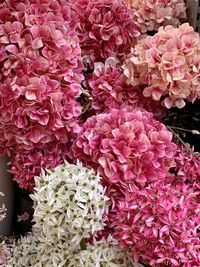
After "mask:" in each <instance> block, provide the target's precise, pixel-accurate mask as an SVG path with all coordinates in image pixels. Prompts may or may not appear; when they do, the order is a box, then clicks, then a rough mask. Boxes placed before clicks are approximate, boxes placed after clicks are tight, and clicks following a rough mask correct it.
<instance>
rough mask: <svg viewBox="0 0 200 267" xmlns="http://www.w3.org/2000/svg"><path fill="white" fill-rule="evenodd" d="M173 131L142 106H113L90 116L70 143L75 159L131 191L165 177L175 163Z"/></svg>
mask: <svg viewBox="0 0 200 267" xmlns="http://www.w3.org/2000/svg"><path fill="white" fill-rule="evenodd" d="M175 149H176V145H175V144H174V143H173V142H172V134H171V132H169V131H168V130H167V129H166V127H165V126H164V125H163V124H161V123H160V122H158V121H156V120H155V119H154V118H153V115H152V113H149V112H147V111H145V110H143V109H133V108H123V109H119V110H117V109H112V110H110V112H109V113H106V114H99V115H96V116H93V117H91V118H89V119H88V120H87V121H86V123H85V124H84V125H83V127H82V129H81V131H80V132H79V134H78V137H77V139H76V141H75V142H74V144H73V145H72V151H73V157H74V160H76V159H79V160H80V161H82V162H83V163H84V164H85V165H86V166H88V167H92V168H94V169H95V170H98V171H99V173H100V174H101V175H102V176H103V177H104V178H105V179H106V180H108V181H109V182H110V183H114V184H119V185H120V186H122V187H125V188H127V189H130V190H131V186H132V185H133V186H134V184H135V183H137V184H138V185H140V186H144V185H146V184H148V183H149V182H152V181H155V180H158V179H159V180H165V178H166V172H167V171H168V170H169V169H170V168H171V167H173V166H174V160H173V156H174V153H175Z"/></svg>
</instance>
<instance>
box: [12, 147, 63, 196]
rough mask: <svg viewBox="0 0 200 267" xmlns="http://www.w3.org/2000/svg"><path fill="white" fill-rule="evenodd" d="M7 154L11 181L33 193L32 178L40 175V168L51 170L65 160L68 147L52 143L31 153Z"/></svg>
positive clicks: (20, 151)
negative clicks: (9, 159) (11, 175)
mask: <svg viewBox="0 0 200 267" xmlns="http://www.w3.org/2000/svg"><path fill="white" fill-rule="evenodd" d="M8 154H9V155H10V156H11V161H10V166H11V167H10V170H9V172H10V173H12V174H13V180H14V181H16V182H17V183H18V184H19V186H20V187H21V188H24V189H26V190H29V191H33V189H34V186H35V183H34V176H38V175H40V173H41V169H42V168H43V169H51V168H54V167H56V166H58V165H60V164H62V163H63V162H64V160H65V159H67V155H68V147H67V145H63V144H58V143H57V142H52V143H50V144H46V145H43V147H42V148H35V149H34V150H32V151H24V150H17V152H15V151H13V150H11V151H9V152H8Z"/></svg>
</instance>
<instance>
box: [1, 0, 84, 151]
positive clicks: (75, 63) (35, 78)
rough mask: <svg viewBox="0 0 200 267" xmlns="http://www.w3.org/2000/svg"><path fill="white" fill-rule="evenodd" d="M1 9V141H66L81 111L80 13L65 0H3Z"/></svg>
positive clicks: (22, 144)
mask: <svg viewBox="0 0 200 267" xmlns="http://www.w3.org/2000/svg"><path fill="white" fill-rule="evenodd" d="M0 10H1V13H0V15H1V16H0V66H1V73H0V112H1V118H0V141H1V145H0V147H1V148H3V149H6V148H9V147H11V146H13V145H19V148H20V149H21V148H24V149H33V147H35V146H36V145H37V146H40V145H41V144H44V143H48V142H51V141H54V140H59V142H66V141H67V139H68V137H69V133H70V132H74V130H75V128H77V126H76V119H77V117H78V116H79V115H80V113H81V108H80V105H79V104H78V103H77V101H76V99H77V97H79V96H80V94H81V91H82V90H81V86H80V82H81V80H82V78H83V77H82V74H81V71H82V62H81V50H80V47H79V40H78V36H77V34H76V26H77V22H76V17H75V13H74V12H73V11H72V10H71V8H70V5H69V3H67V1H64V0H61V1H49V0H45V1H43V0H38V1H28V0H24V1H15V0H9V1H3V2H2V1H1V3H0ZM75 131H76V130H75Z"/></svg>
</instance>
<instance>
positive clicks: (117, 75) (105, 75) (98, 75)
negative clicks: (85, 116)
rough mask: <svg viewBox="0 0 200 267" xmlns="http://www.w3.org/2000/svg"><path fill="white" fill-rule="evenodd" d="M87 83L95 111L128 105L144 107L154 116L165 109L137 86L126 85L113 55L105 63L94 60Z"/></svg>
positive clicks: (161, 115) (160, 114) (162, 112)
mask: <svg viewBox="0 0 200 267" xmlns="http://www.w3.org/2000/svg"><path fill="white" fill-rule="evenodd" d="M87 83H88V84H89V88H88V89H89V91H90V93H91V96H92V107H93V109H94V110H95V111H96V113H102V112H105V111H106V110H109V109H112V108H120V107H123V106H126V105H129V106H131V107H132V108H134V107H141V108H145V109H146V110H147V111H150V112H152V113H153V114H154V116H155V117H156V118H162V117H163V116H164V115H165V110H166V109H165V108H164V107H163V106H161V104H160V102H157V101H154V100H153V99H149V98H146V97H144V96H143V94H142V93H141V89H140V88H139V87H138V86H135V87H133V86H132V85H127V83H126V76H125V75H124V73H123V70H122V69H121V68H120V67H119V66H118V65H117V60H116V59H115V58H113V57H110V58H108V59H106V60H105V64H103V63H101V62H95V63H94V72H93V74H92V75H90V76H89V77H88V81H87Z"/></svg>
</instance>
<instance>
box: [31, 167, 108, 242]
mask: <svg viewBox="0 0 200 267" xmlns="http://www.w3.org/2000/svg"><path fill="white" fill-rule="evenodd" d="M100 180H101V178H100V176H99V175H96V174H95V173H94V171H93V170H88V169H87V168H84V167H83V166H82V164H81V163H79V162H78V163H77V165H72V164H69V163H67V162H65V164H64V165H61V166H58V167H56V168H55V169H54V170H51V171H48V174H46V173H45V171H43V172H42V175H41V177H36V179H35V182H36V188H35V193H34V194H33V195H32V196H31V197H32V199H33V200H34V209H35V212H34V216H33V217H34V219H33V221H34V222H35V225H34V227H33V229H34V230H36V231H40V232H41V229H42V236H41V238H42V237H43V238H45V239H46V240H44V241H46V242H48V241H52V238H53V240H54V238H55V236H57V238H58V240H59V239H62V238H65V236H66V232H69V233H71V234H72V235H73V238H72V240H71V242H75V243H76V245H77V244H79V243H80V241H81V240H82V239H83V238H89V237H90V236H91V234H92V235H94V233H95V232H97V231H99V230H102V229H103V220H102V217H103V213H104V212H105V209H106V202H107V200H108V198H107V197H106V196H104V192H105V189H104V188H103V186H102V185H101V184H100Z"/></svg>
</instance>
